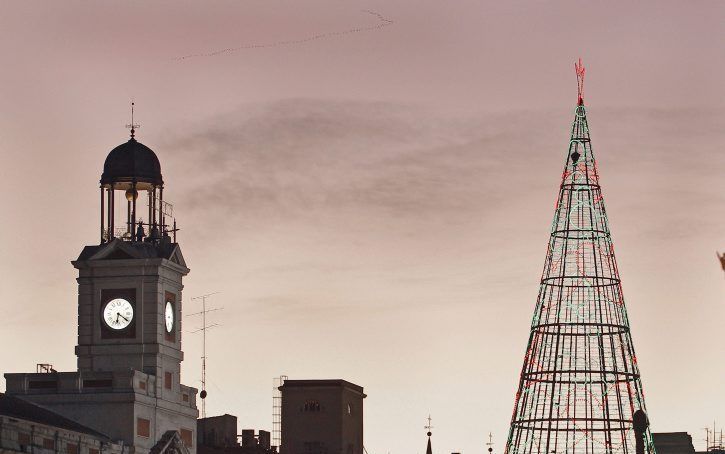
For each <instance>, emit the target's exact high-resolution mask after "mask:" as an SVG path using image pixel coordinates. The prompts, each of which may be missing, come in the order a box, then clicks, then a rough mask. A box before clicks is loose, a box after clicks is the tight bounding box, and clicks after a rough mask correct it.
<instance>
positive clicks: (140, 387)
mask: <svg viewBox="0 0 725 454" xmlns="http://www.w3.org/2000/svg"><path fill="white" fill-rule="evenodd" d="M138 387H139V389H146V381H140V382H138Z"/></svg>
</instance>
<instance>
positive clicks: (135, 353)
mask: <svg viewBox="0 0 725 454" xmlns="http://www.w3.org/2000/svg"><path fill="white" fill-rule="evenodd" d="M163 196H164V182H163V178H162V175H161V165H160V163H159V160H158V158H157V157H156V154H155V153H154V152H153V151H152V150H151V149H150V148H148V147H146V146H145V145H143V144H141V143H140V142H138V141H136V139H135V138H134V130H133V129H132V130H131V139H130V140H129V141H128V142H126V143H124V144H121V145H119V146H118V147H116V148H114V149H113V150H112V151H111V152H110V153H109V154H108V157H107V158H106V161H105V163H104V166H103V174H102V175H101V180H100V226H99V227H100V229H99V230H100V238H99V242H98V243H97V244H94V245H90V246H86V247H85V248H83V250H82V251H81V253H80V255H79V257H78V258H77V259H76V260H75V261H73V262H72V263H73V266H74V267H75V268H76V269H77V270H78V279H77V281H78V344H77V345H76V347H75V354H76V356H77V358H78V359H77V363H78V367H77V370H76V371H73V372H55V371H50V373H10V374H5V379H6V383H7V390H6V392H7V394H8V395H10V396H14V397H17V398H22V399H23V400H25V401H29V402H33V403H35V404H38V405H41V406H43V407H46V408H47V409H49V410H51V411H53V412H54V413H57V414H58V415H61V416H63V417H64V418H67V419H68V420H71V421H74V422H76V423H78V424H80V425H82V426H85V427H88V428H90V429H92V430H94V431H97V432H98V433H101V434H104V435H106V436H107V437H109V438H110V439H111V440H120V441H121V442H122V443H123V444H124V445H125V446H127V447H130V448H131V452H133V453H141V454H145V453H149V452H151V453H154V454H156V453H161V452H165V451H167V450H176V451H179V452H182V453H183V452H190V453H192V454H194V453H195V452H196V447H195V439H196V418H197V417H198V411H197V407H196V393H197V390H196V389H194V388H191V387H188V386H184V385H183V384H182V383H181V376H180V370H181V361H182V360H183V357H184V356H183V352H182V350H181V337H182V331H181V318H182V297H181V290H182V288H183V284H182V279H183V277H184V276H186V275H187V274H188V273H189V268H187V266H186V262H185V261H184V257H183V255H182V254H181V249H180V247H179V244H178V243H176V230H177V229H176V222H175V221H174V220H173V219H171V218H170V215H169V213H170V209H169V208H170V205H169V204H168V203H166V202H164V197H163ZM144 201H146V202H147V204H148V210H147V211H146V210H142V209H140V207H139V206H138V205H140V204H141V203H143V202H144ZM142 213H144V214H146V213H147V214H148V217H146V220H147V222H145V223H144V222H143V221H142V219H141V218H142ZM124 218H125V219H124ZM117 219H118V222H117Z"/></svg>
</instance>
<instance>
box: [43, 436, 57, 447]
mask: <svg viewBox="0 0 725 454" xmlns="http://www.w3.org/2000/svg"><path fill="white" fill-rule="evenodd" d="M43 448H44V449H55V440H53V439H52V438H43Z"/></svg>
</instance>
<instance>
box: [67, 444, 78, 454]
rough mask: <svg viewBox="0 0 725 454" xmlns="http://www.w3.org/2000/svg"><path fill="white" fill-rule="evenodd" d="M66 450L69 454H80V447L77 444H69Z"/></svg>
mask: <svg viewBox="0 0 725 454" xmlns="http://www.w3.org/2000/svg"><path fill="white" fill-rule="evenodd" d="M66 450H67V451H68V454H78V445H77V444H75V443H68V444H67V445H66Z"/></svg>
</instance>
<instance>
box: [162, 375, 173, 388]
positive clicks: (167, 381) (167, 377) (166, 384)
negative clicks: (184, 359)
mask: <svg viewBox="0 0 725 454" xmlns="http://www.w3.org/2000/svg"><path fill="white" fill-rule="evenodd" d="M172 382H173V375H171V372H164V388H166V389H171V384H172Z"/></svg>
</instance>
